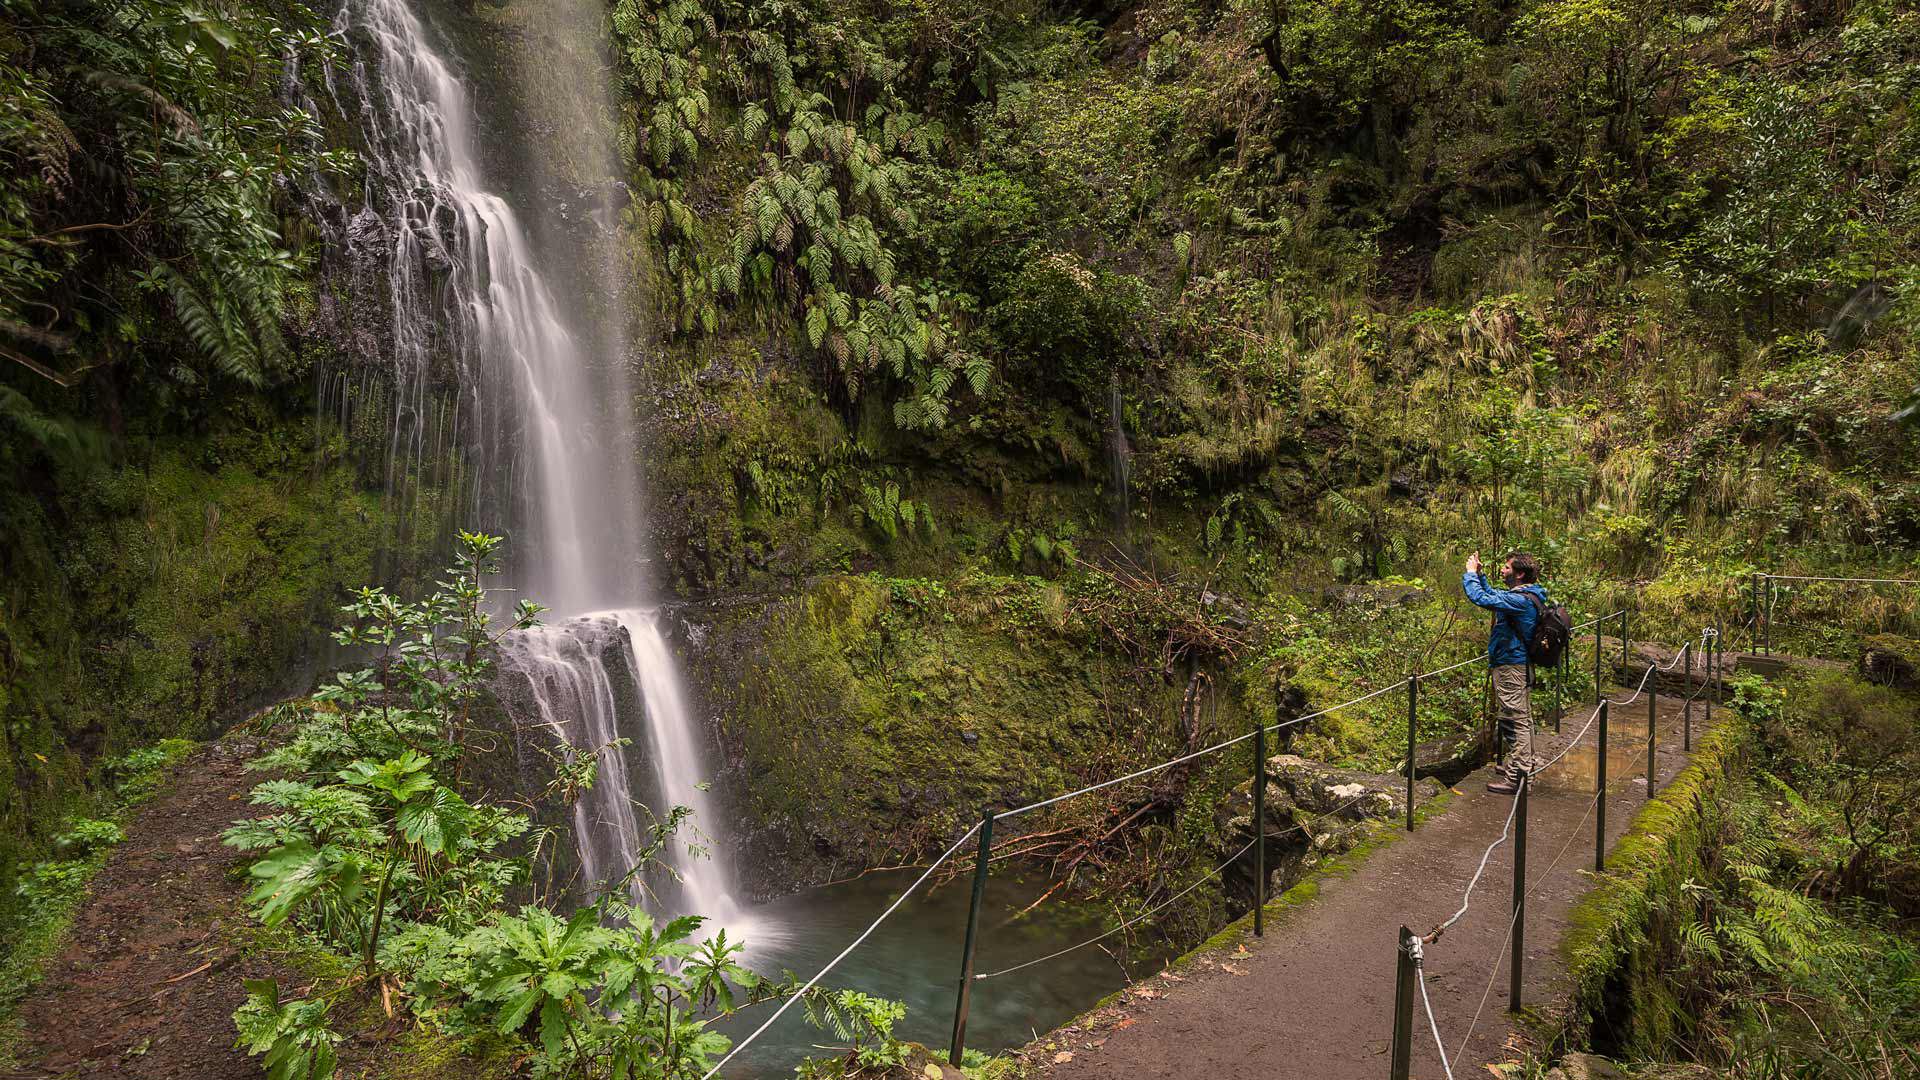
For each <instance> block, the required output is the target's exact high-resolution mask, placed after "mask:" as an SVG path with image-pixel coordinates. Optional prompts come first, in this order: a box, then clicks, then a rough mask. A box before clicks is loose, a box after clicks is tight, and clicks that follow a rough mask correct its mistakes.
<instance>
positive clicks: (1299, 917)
mask: <svg viewBox="0 0 1920 1080" xmlns="http://www.w3.org/2000/svg"><path fill="white" fill-rule="evenodd" d="M1615 696H1622V695H1620V694H1616V695H1615ZM1660 704H1661V709H1660V714H1661V721H1660V729H1661V730H1660V737H1659V739H1658V740H1657V747H1658V751H1659V753H1658V761H1659V772H1658V783H1659V784H1662V785H1664V784H1665V783H1667V782H1668V781H1670V780H1671V779H1672V778H1673V776H1674V775H1675V774H1676V773H1678V772H1679V770H1680V768H1681V767H1683V766H1684V764H1685V755H1683V754H1682V753H1681V752H1680V746H1681V739H1680V736H1679V729H1678V725H1679V723H1680V719H1679V718H1680V706H1679V702H1678V700H1677V699H1676V698H1673V697H1670V696H1667V695H1662V697H1661V699H1660ZM1646 710H1647V705H1646V699H1645V698H1642V699H1641V700H1639V701H1637V702H1635V703H1634V704H1633V705H1631V706H1628V707H1626V708H1624V709H1616V710H1614V713H1613V722H1612V723H1611V724H1610V734H1611V740H1610V746H1609V749H1610V751H1611V752H1610V753H1609V754H1608V759H1609V761H1608V781H1609V783H1608V787H1609V789H1610V791H1611V795H1610V796H1609V798H1608V800H1607V833H1608V844H1609V846H1611V844H1612V843H1613V841H1614V840H1616V839H1617V838H1618V837H1619V836H1620V835H1621V834H1622V833H1624V832H1625V831H1626V829H1627V827H1628V826H1629V824H1630V823H1631V822H1632V820H1633V818H1634V816H1635V814H1636V813H1637V812H1638V811H1639V810H1640V808H1641V807H1642V806H1643V805H1645V803H1646V801H1647V788H1646V782H1645V779H1644V777H1645V774H1646V758H1645V746H1646V729H1647V723H1646V716H1647V711H1646ZM1586 717H1587V713H1586V711H1585V710H1584V709H1576V710H1571V711H1570V715H1569V718H1568V721H1569V722H1568V730H1567V731H1566V732H1565V734H1564V735H1554V734H1552V733H1550V732H1549V733H1542V735H1541V738H1540V742H1539V744H1538V745H1539V747H1540V749H1541V751H1542V754H1543V756H1547V755H1551V754H1553V753H1555V752H1557V750H1558V747H1559V746H1561V745H1563V744H1564V742H1565V741H1567V740H1570V739H1571V738H1572V736H1573V734H1574V730H1573V729H1574V728H1577V727H1578V726H1580V725H1581V724H1583V723H1585V721H1586ZM1694 720H1695V724H1696V727H1695V729H1694V733H1695V735H1698V734H1699V733H1700V731H1701V727H1700V726H1698V725H1699V724H1700V720H1701V717H1700V715H1699V714H1698V713H1697V712H1696V715H1695V717H1694ZM1592 740H1593V736H1592V733H1591V732H1589V734H1588V736H1587V739H1586V740H1585V741H1586V743H1587V744H1588V745H1590V744H1591V743H1592ZM1594 757H1595V755H1594V754H1593V753H1592V752H1591V751H1582V750H1581V749H1578V748H1576V749H1575V750H1574V751H1573V752H1572V753H1570V754H1569V755H1568V756H1567V758H1566V759H1565V761H1564V762H1563V763H1562V765H1561V766H1560V767H1559V768H1556V769H1554V770H1552V771H1551V773H1549V774H1548V775H1546V776H1544V777H1543V778H1542V780H1541V782H1540V783H1539V784H1538V786H1537V789H1536V790H1535V792H1534V793H1533V795H1532V798H1531V800H1530V802H1531V806H1530V809H1529V814H1528V821H1529V832H1528V844H1527V853H1528V870H1529V873H1528V879H1529V890H1528V899H1527V926H1526V943H1525V951H1526V985H1525V993H1526V998H1527V1001H1528V1003H1529V1004H1532V1005H1539V1004H1542V1003H1545V1002H1549V1001H1551V1000H1553V999H1555V998H1557V997H1559V996H1561V995H1562V994H1564V993H1565V991H1566V990H1567V987H1566V986H1565V985H1564V981H1565V973H1564V971H1563V970H1562V968H1561V964H1560V958H1559V953H1558V944H1559V940H1560V936H1561V933H1562V932H1563V931H1564V930H1565V928H1566V920H1567V916H1568V913H1569V911H1570V910H1571V909H1572V907H1573V904H1574V902H1575V901H1576V900H1577V899H1578V898H1579V897H1580V896H1581V895H1583V894H1584V893H1585V892H1586V891H1587V888H1588V886H1589V885H1590V883H1591V879H1590V877H1589V876H1588V872H1590V871H1591V870H1592V868H1593V856H1594V820H1593V817H1592V816H1591V810H1592V808H1593V805H1594V799H1593V791H1594V786H1593V780H1594V774H1593V766H1594ZM1485 781H1486V775H1485V773H1480V774H1476V775H1474V776H1471V777H1468V778H1467V780H1465V781H1464V782H1462V784H1461V785H1460V788H1459V790H1460V791H1461V792H1462V794H1461V795H1460V796H1458V797H1456V798H1455V799H1454V800H1453V802H1452V803H1451V804H1450V805H1449V806H1448V808H1447V809H1446V811H1445V812H1444V813H1442V814H1440V815H1438V816H1437V817H1434V818H1431V819H1428V820H1427V821H1425V822H1423V823H1422V824H1421V826H1420V828H1419V830H1418V831H1417V832H1416V833H1414V834H1413V835H1412V836H1410V837H1406V838H1403V839H1401V840H1400V841H1398V842H1396V843H1393V844H1390V845H1388V846H1387V847H1385V848H1383V849H1382V850H1379V851H1376V852H1374V853H1373V854H1372V855H1371V856H1370V857H1369V858H1367V860H1366V861H1365V862H1364V863H1363V864H1362V865H1361V866H1360V867H1359V869H1358V870H1356V871H1355V872H1354V873H1353V874H1352V875H1351V876H1348V877H1343V878H1342V877H1336V878H1333V879H1331V880H1328V881H1326V882H1325V883H1324V884H1323V885H1322V887H1321V890H1320V894H1319V896H1318V897H1317V898H1316V899H1315V900H1314V901H1312V902H1311V903H1309V904H1307V905H1305V906H1304V907H1302V908H1300V909H1297V910H1296V911H1294V912H1293V913H1291V914H1290V915H1289V916H1288V917H1287V918H1285V919H1284V920H1276V921H1274V922H1269V924H1268V926H1267V932H1266V936H1265V937H1264V938H1261V939H1255V938H1253V937H1251V935H1248V936H1247V937H1246V939H1245V948H1244V950H1241V951H1236V952H1235V953H1233V954H1223V955H1219V956H1215V957H1210V958H1202V959H1201V960H1199V962H1198V963H1196V964H1195V965H1193V966H1191V967H1189V968H1188V969H1187V970H1186V971H1185V972H1183V973H1181V974H1177V975H1173V974H1163V975H1160V976H1156V977H1154V978H1152V979H1149V980H1146V981H1145V982H1142V983H1140V984H1138V985H1137V986H1135V987H1133V988H1131V989H1130V990H1128V991H1127V992H1126V993H1125V994H1124V995H1123V996H1122V998H1121V1000H1120V1001H1119V1002H1118V1003H1116V1004H1115V1005H1114V1006H1112V1007H1110V1008H1105V1009H1101V1010H1098V1011H1097V1012H1096V1013H1095V1014H1093V1015H1092V1016H1090V1017H1088V1018H1086V1023H1085V1024H1084V1025H1083V1026H1079V1027H1073V1028H1063V1029H1061V1030H1059V1031H1057V1032H1055V1033H1054V1034H1053V1035H1052V1036H1050V1037H1049V1038H1048V1039H1046V1040H1043V1041H1042V1043H1040V1044H1036V1046H1035V1048H1034V1049H1036V1050H1040V1048H1041V1047H1044V1046H1046V1045H1047V1044H1051V1049H1044V1050H1041V1052H1039V1053H1037V1054H1033V1055H1032V1057H1033V1060H1035V1062H1036V1063H1037V1064H1039V1065H1040V1066H1042V1068H1043V1070H1044V1071H1046V1072H1048V1073H1049V1074H1050V1075H1051V1076H1052V1077H1053V1078H1054V1080H1102V1078H1108V1077H1112V1078H1122V1077H1124V1078H1126V1080H1147V1078H1154V1077H1164V1078H1169V1080H1171V1078H1176V1077H1179V1078H1192V1077H1204V1078H1206V1080H1239V1078H1243V1077H1244V1078H1248V1080H1253V1078H1259V1080H1276V1078H1284V1077H1300V1078H1313V1080H1379V1078H1380V1077H1381V1076H1384V1075H1385V1074H1386V1072H1387V1064H1388V1062H1387V1054H1388V1050H1389V1045H1388V1044H1389V1039H1390V1036H1391V1031H1392V1013H1393V996H1394V979H1393V975H1394V962H1395V949H1396V935H1397V932H1398V929H1399V927H1400V925H1401V924H1402V923H1404V924H1406V925H1407V926H1409V927H1411V928H1413V929H1414V930H1415V931H1417V932H1420V933H1425V932H1426V931H1428V930H1429V929H1431V928H1432V927H1434V926H1435V925H1436V924H1438V923H1440V922H1441V921H1443V920H1445V919H1446V918H1447V917H1448V916H1449V915H1451V914H1452V913H1453V912H1454V910H1455V909H1456V908H1458V907H1459V906H1460V900H1461V893H1462V891H1463V890H1464V889H1465V888H1466V885H1467V882H1468V880H1469V879H1470V878H1471V877H1472V876H1473V872H1474V868H1475V867H1476V866H1477V865H1478V864H1479V862H1480V857H1481V855H1482V853H1483V852H1485V851H1486V849H1487V845H1488V844H1489V843H1490V842H1491V841H1492V840H1493V839H1494V838H1495V837H1497V836H1499V835H1500V832H1501V827H1502V825H1503V824H1504V823H1505V822H1506V820H1507V816H1508V813H1509V811H1510V809H1511V807H1512V805H1513V803H1512V800H1511V799H1510V798H1507V797H1504V796H1497V795H1489V794H1487V792H1486V790H1485V786H1486V785H1485ZM1512 859H1513V845H1512V844H1511V843H1508V844H1503V845H1501V846H1500V848H1499V849H1498V850H1496V851H1495V852H1494V853H1493V856H1492V858H1491V859H1489V860H1488V862H1487V869H1486V873H1485V875H1484V876H1483V877H1482V878H1481V881H1480V884H1479V886H1478V887H1477V888H1476V889H1475V891H1474V893H1473V902H1472V906H1471V908H1470V909H1469V910H1468V912H1467V914H1466V915H1465V917H1463V918H1462V919H1461V920H1460V922H1459V923H1458V924H1456V925H1455V926H1454V927H1453V928H1452V929H1451V930H1449V931H1448V932H1447V933H1446V934H1445V936H1444V937H1443V938H1442V939H1441V940H1440V941H1438V942H1436V943H1435V944H1433V945H1431V946H1428V948H1427V959H1426V972H1427V991H1428V993H1429V995H1430V996H1431V998H1432V1001H1433V1010H1434V1014H1435V1018H1436V1019H1437V1021H1438V1024H1439V1028H1440V1032H1441V1034H1442V1036H1444V1037H1445V1038H1446V1040H1447V1043H1448V1053H1449V1055H1453V1054H1456V1053H1457V1054H1458V1055H1459V1056H1458V1057H1457V1058H1456V1059H1455V1068H1454V1075H1455V1076H1458V1077H1462V1078H1465V1077H1471V1076H1485V1075H1487V1074H1486V1072H1485V1070H1484V1069H1483V1068H1482V1066H1483V1065H1485V1064H1488V1063H1497V1062H1504V1061H1509V1060H1512V1059H1513V1058H1514V1057H1516V1056H1518V1055H1517V1052H1516V1050H1515V1049H1514V1048H1515V1047H1518V1046H1520V1045H1523V1043H1522V1040H1523V1038H1524V1037H1523V1036H1521V1035H1520V1034H1519V1033H1518V1030H1517V1029H1516V1028H1515V1027H1514V1026H1513V1025H1512V1024H1510V1023H1509V1021H1508V1017H1507V1014H1506V1005H1507V1000H1506V993H1507V948H1506V940H1507V932H1508V927H1509V925H1510V923H1511V921H1512V920H1511V908H1510V907H1509V904H1510V903H1511V892H1512V881H1513V862H1512ZM1275 922H1278V923H1279V925H1276V924H1275ZM981 992H985V993H991V992H992V988H991V985H990V984H989V985H986V986H984V987H983V988H982V991H981ZM1413 1075H1414V1076H1415V1077H1420V1078H1429V1080H1437V1078H1439V1077H1441V1076H1442V1075H1443V1070H1442V1067H1441V1061H1440V1057H1439V1055H1438V1053H1437V1052H1436V1051H1435V1049H1434V1041H1433V1036H1432V1034H1431V1032H1430V1029H1429V1027H1428V1026H1427V1020H1426V1017H1425V1015H1424V1013H1422V1012H1421V1011H1420V1009H1419V1008H1418V999H1417V998H1416V1008H1415V1035H1414V1056H1413Z"/></svg>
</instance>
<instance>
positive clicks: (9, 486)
mask: <svg viewBox="0 0 1920 1080" xmlns="http://www.w3.org/2000/svg"><path fill="white" fill-rule="evenodd" d="M0 10H4V16H5V17H4V19H0V161H4V167H0V522H3V523H4V524H0V583H3V584H0V763H4V769H0V942H4V943H5V944H4V945H0V961H3V962H6V963H9V964H11V963H12V962H13V959H14V958H13V957H12V955H11V954H12V952H13V949H14V948H15V946H16V944H17V943H21V942H25V941H27V940H28V939H29V938H30V937H31V933H30V932H29V930H28V929H27V928H28V927H31V926H34V925H40V924H41V923H42V921H43V919H44V915H45V913H44V912H42V911H41V910H40V907H41V905H40V904H39V902H38V901H37V900H36V899H35V895H34V885H33V882H32V881H31V880H30V879H29V877H28V876H26V875H28V874H29V868H30V867H32V866H34V865H36V864H40V863H41V861H42V860H45V859H48V858H52V857H56V856H57V855H58V852H57V851H56V849H57V848H58V847H59V846H60V845H61V843H62V837H63V836H64V835H65V834H66V830H67V828H68V826H67V825H66V824H65V822H66V820H67V819H68V818H69V817H86V816H98V815H99V814H100V813H102V812H103V811H101V810H100V808H99V806H98V805H96V804H100V803H103V802H106V803H110V802H111V801H112V799H113V797H114V796H113V787H114V784H115V776H114V774H113V773H112V772H111V771H110V768H109V766H108V764H107V762H108V761H109V759H114V758H118V757H120V756H122V755H126V754H129V753H131V752H136V751H138V750H139V749H140V748H142V747H148V746H151V745H154V744H155V743H156V742H157V741H158V740H163V739H169V738H174V737H187V738H201V737H205V736H207V735H210V734H212V733H214V732H215V731H217V730H218V729H219V727H220V726H221V725H223V724H225V723H230V722H232V721H233V720H235V719H237V718H239V717H240V716H242V715H244V714H245V712H246V711H248V710H249V709H251V708H255V707H258V705H260V704H263V703H264V701H263V699H264V698H265V697H266V696H267V695H274V694H282V693H285V692H287V691H289V690H297V689H304V686H303V685H302V681H303V680H304V679H305V678H307V677H308V672H309V671H310V666H311V665H312V663H313V660H312V655H313V650H314V646H315V645H316V638H317V634H316V632H315V631H316V630H317V623H316V620H317V618H318V617H320V616H321V615H322V614H323V613H324V611H325V610H326V609H327V608H328V607H330V606H331V604H332V603H333V602H334V601H335V600H336V599H337V598H338V597H339V596H340V595H342V593H343V591H344V588H345V587H346V586H347V585H348V584H351V583H356V582H360V581H363V580H366V579H367V578H368V577H370V576H371V575H372V573H373V552H374V549H375V548H376V547H378V546H379V543H378V539H377V538H378V537H379V536H380V535H381V533H382V532H383V531H384V528H383V521H384V518H385V513H384V511H383V510H382V508H381V505H380V500H379V498H378V496H376V495H373V494H370V493H369V492H367V491H366V490H365V489H364V488H363V486H362V485H361V484H360V482H359V478H358V477H357V476H356V475H355V473H354V471H353V470H352V469H351V468H349V467H347V466H345V465H344V464H343V460H344V459H345V457H346V454H347V453H348V449H349V448H348V446H347V445H346V444H345V442H344V440H342V439H341V438H340V437H339V436H338V435H336V434H334V433H332V432H330V431H325V430H321V429H317V428H316V425H315V423H314V420H313V411H312V404H311V395H310V391H309V390H308V389H307V386H308V383H309V378H310V373H311V368H312V366H313V365H314V363H315V362H316V359H317V358H319V357H323V356H326V355H327V354H328V352H329V345H328V340H329V339H328V338H327V337H326V336H325V335H324V334H320V333H315V332H314V324H313V323H312V321H311V317H312V314H313V304H312V270H313V258H312V253H313V250H314V249H312V248H310V247H308V246H307V245H306V243H305V241H307V240H309V239H311V237H312V229H311V228H310V226H308V225H307V224H306V223H305V222H304V221H303V220H302V219H301V218H300V216H299V215H298V212H297V198H296V192H295V191H294V189H293V188H292V187H291V186H290V185H289V181H290V180H291V179H293V178H296V177H304V176H308V175H312V174H313V173H314V171H315V170H326V169H330V168H332V167H334V166H336V165H338V164H340V163H341V159H340V158H339V157H338V156H337V155H335V154H332V153H330V152H327V151H326V150H325V148H324V147H323V146H322V145H321V143H320V141H319V139H318V137H317V134H316V132H315V131H314V129H313V123H312V120H311V119H310V118H309V117H307V116H306V114H304V113H303V112H300V111H299V110H295V109H290V108H288V107H287V105H286V103H285V102H283V101H282V100H281V98H280V95H281V93H282V90H283V85H284V83H283V80H284V76H285V75H286V74H287V73H288V72H289V71H291V70H293V68H294V67H297V66H299V65H303V64H311V63H314V62H316V61H319V60H321V59H322V58H324V57H325V56H327V55H329V50H328V46H327V43H326V41H325V39H324V37H323V36H322V35H321V33H320V29H319V23H318V22H317V21H316V20H315V18H314V16H312V15H311V13H307V12H305V11H304V9H296V8H295V7H293V6H292V5H288V6H286V7H285V8H284V9H282V10H274V11H270V10H268V7H267V5H260V4H215V5H205V4H195V3H186V2H179V0H140V2H135V3H96V2H91V0H7V2H6V3H5V4H4V5H0Z"/></svg>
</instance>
